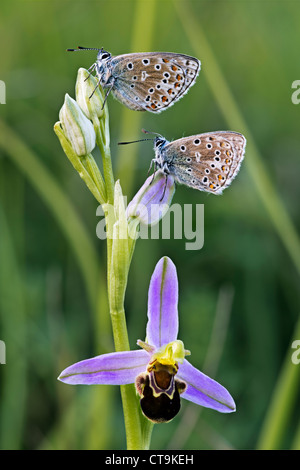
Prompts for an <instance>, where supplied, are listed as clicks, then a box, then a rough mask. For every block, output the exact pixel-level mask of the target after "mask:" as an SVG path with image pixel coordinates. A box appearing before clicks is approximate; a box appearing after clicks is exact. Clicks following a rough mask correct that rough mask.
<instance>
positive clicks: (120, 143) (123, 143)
mask: <svg viewBox="0 0 300 470" xmlns="http://www.w3.org/2000/svg"><path fill="white" fill-rule="evenodd" d="M145 140H152V141H153V139H140V140H132V141H131V142H118V145H127V144H135V143H136V142H145Z"/></svg>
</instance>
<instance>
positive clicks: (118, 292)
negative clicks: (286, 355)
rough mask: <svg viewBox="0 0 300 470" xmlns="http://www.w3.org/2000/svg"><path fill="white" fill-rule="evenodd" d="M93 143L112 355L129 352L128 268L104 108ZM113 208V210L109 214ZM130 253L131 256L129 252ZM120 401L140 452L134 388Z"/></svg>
mask: <svg viewBox="0 0 300 470" xmlns="http://www.w3.org/2000/svg"><path fill="white" fill-rule="evenodd" d="M93 122H94V127H95V131H96V141H97V145H98V147H99V149H100V152H101V156H102V162H103V174H104V180H105V184H106V192H107V206H106V207H105V205H104V212H105V217H106V229H107V285H108V298H109V308H110V317H111V322H112V330H113V336H114V343H115V350H116V351H129V350H130V344H129V339H128V332H127V325H126V317H125V310H124V297H125V291H126V286H127V278H128V270H129V266H130V260H131V258H129V243H128V238H127V217H126V213H125V206H124V200H123V194H122V191H121V187H120V184H119V182H117V183H116V184H114V176H113V169H112V163H111V154H110V146H109V140H110V137H109V125H108V109H107V107H106V106H105V112H104V119H100V121H98V122H97V120H95V119H94V121H93ZM112 205H114V210H112ZM130 253H131V255H132V253H133V248H132V247H131V250H130ZM121 397H122V404H123V413H124V422H125V430H126V439H127V449H128V450H137V449H142V448H143V439H142V431H141V422H140V412H139V403H138V400H137V396H136V391H135V387H134V385H132V384H130V385H122V386H121Z"/></svg>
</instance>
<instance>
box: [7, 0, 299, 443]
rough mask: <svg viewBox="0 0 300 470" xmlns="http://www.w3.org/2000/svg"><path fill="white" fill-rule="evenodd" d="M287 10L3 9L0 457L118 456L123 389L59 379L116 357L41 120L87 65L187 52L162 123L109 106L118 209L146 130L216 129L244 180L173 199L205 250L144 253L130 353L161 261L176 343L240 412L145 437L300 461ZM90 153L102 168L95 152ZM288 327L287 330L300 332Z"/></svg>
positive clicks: (53, 5)
mask: <svg viewBox="0 0 300 470" xmlns="http://www.w3.org/2000/svg"><path fill="white" fill-rule="evenodd" d="M299 14H300V4H299V2H297V1H283V0H282V1H273V2H272V1H225V0H222V1H212V0H207V1H191V0H189V1H187V0H185V1H171V0H160V1H158V0H148V1H146V0H143V1H141V0H123V1H116V0H110V1H83V0H82V1H78V0H75V1H4V0H2V1H1V6H0V43H1V44H2V46H1V59H0V79H1V80H3V81H4V82H5V83H6V104H1V105H0V315H1V316H0V339H1V340H3V341H5V344H6V364H5V365H4V364H2V365H0V448H1V449H122V448H125V431H124V424H123V417H122V406H121V400H120V392H119V389H118V387H108V386H103V387H102V386H90V387H85V386H78V387H72V386H67V385H65V384H62V383H60V382H58V381H57V380H56V377H57V376H58V375H59V373H60V372H61V371H62V370H63V369H64V368H65V367H66V366H68V365H70V364H72V363H73V362H77V361H79V360H82V359H84V358H88V357H91V356H93V355H97V354H101V353H103V352H107V351H110V350H112V348H113V345H112V339H111V329H110V319H109V315H108V308H107V297H106V290H105V275H106V265H105V263H106V248H105V242H104V241H101V240H98V239H97V237H96V232H95V230H96V225H97V223H98V221H99V218H98V217H96V208H97V203H96V201H95V200H94V199H93V196H92V195H91V194H90V193H89V191H88V190H87V188H86V187H85V185H84V183H83V182H82V181H81V180H80V178H79V177H78V175H77V174H76V172H75V171H74V170H73V168H72V167H71V165H70V163H69V161H68V160H67V158H66V157H65V155H64V153H63V151H62V149H61V147H60V144H59V142H58V139H57V137H56V136H55V134H54V132H53V125H54V123H55V122H56V121H57V120H58V112H59V109H60V107H61V106H62V103H63V100H64V94H65V93H69V94H70V95H71V96H73V97H74V94H75V92H74V87H75V80H76V74H77V69H78V68H79V67H85V68H88V67H89V66H90V65H91V64H92V63H93V62H94V61H95V53H94V52H93V51H91V52H81V53H78V54H77V53H76V54H75V53H74V54H73V53H66V52H65V50H66V49H67V48H72V47H76V46H78V45H82V46H87V47H104V48H105V49H107V50H108V51H110V52H111V53H112V54H113V55H117V54H122V53H127V52H139V51H141V52H142V51H159V50H161V51H172V52H182V53H186V54H190V55H194V56H196V57H198V58H199V59H200V60H201V62H202V71H201V73H200V75H199V77H198V80H197V83H196V85H195V86H194V87H193V88H192V89H191V90H190V92H189V93H188V94H187V95H186V96H185V97H184V99H182V100H180V101H179V102H178V103H177V104H176V105H175V106H173V107H171V108H170V109H169V110H168V111H166V112H164V113H162V114H161V115H158V116H155V115H152V114H150V113H149V114H144V113H137V112H134V111H130V110H128V109H125V108H124V107H123V106H122V105H121V104H120V103H118V102H117V101H115V100H113V98H112V97H111V96H110V97H109V99H108V104H109V113H110V128H111V152H112V159H113V166H114V171H115V176H116V178H120V181H121V185H122V187H123V190H124V193H126V194H127V195H128V198H129V199H130V198H131V197H132V196H133V195H134V194H135V192H136V191H137V190H138V188H139V187H140V186H141V184H142V183H143V182H144V180H145V177H146V174H147V171H148V167H149V162H150V160H151V158H152V157H153V150H152V145H151V143H150V142H145V143H141V144H135V145H132V146H128V147H118V145H117V143H118V141H121V140H134V139H138V138H141V137H142V134H141V128H142V127H144V128H146V129H149V130H153V131H156V132H159V133H161V134H162V135H164V136H165V137H166V138H167V139H169V140H172V139H177V138H180V137H182V136H184V135H192V134H195V133H201V132H206V131H213V130H225V129H231V130H234V131H239V132H243V133H244V134H245V136H246V138H247V140H248V145H247V148H246V157H245V161H244V163H243V165H242V168H241V171H240V174H239V175H238V177H237V178H236V180H235V181H234V183H233V184H232V186H231V187H230V188H229V189H227V190H226V191H225V193H224V195H222V196H221V197H215V196H213V195H207V194H205V193H199V192H197V191H193V190H191V189H188V188H186V187H179V188H178V189H177V191H176V194H175V197H174V199H173V202H174V203H180V204H188V203H190V204H196V203H198V204H204V205H205V243H204V247H203V248H202V249H201V250H200V251H186V250H185V246H184V245H185V242H184V241H183V240H138V242H137V245H136V251H135V253H134V257H133V261H132V265H131V270H130V275H129V281H128V289H127V294H126V313H127V318H128V330H129V336H130V343H131V347H132V348H135V347H136V346H135V342H136V340H137V339H138V338H141V339H144V334H145V333H144V332H145V325H146V308H147V290H148V286H149V280H150V277H151V274H152V272H153V269H154V267H155V264H156V263H157V261H158V260H159V259H160V257H161V256H164V255H167V256H169V257H171V259H172V260H173V261H174V263H175V264H176V266H177V270H178V277H179V287H180V303H179V314H180V338H181V339H182V340H183V341H184V343H185V345H186V347H187V348H188V349H190V350H191V351H192V356H191V362H192V363H193V365H195V366H196V367H198V368H200V369H201V370H203V371H204V372H206V373H207V374H209V375H211V376H213V377H215V378H216V379H217V380H218V381H219V382H220V383H222V384H223V385H224V386H225V387H226V388H227V389H228V390H229V391H230V393H231V394H232V396H233V397H234V399H235V400H236V404H237V412H236V413H235V414H229V415H222V414H218V413H217V412H215V411H212V410H207V409H200V408H199V407H197V406H196V405H194V404H190V403H188V402H184V401H183V403H182V410H181V412H180V414H179V415H178V416H177V417H176V418H175V419H174V420H173V421H172V422H171V423H169V424H162V425H157V426H155V428H154V431H153V439H152V444H151V447H152V448H153V449H176V448H181V449H255V448H264V449H271V448H275V449H292V448H293V449H300V421H299V419H300V412H299V410H300V407H299V398H300V397H299V391H298V388H299V378H300V364H299V365H298V366H297V365H294V364H292V362H291V354H292V352H293V350H292V349H291V344H292V342H293V341H294V340H296V339H300V330H299V326H298V327H297V322H298V318H299V313H300V310H299V273H300V241H299V238H298V235H297V230H299V228H300V227H299V226H300V216H299V198H300V186H299V183H298V178H299V170H300V168H299V146H300V142H299V123H300V119H299V116H300V106H297V105H294V104H293V103H292V101H291V95H292V92H293V90H292V88H291V86H292V82H293V81H294V80H297V79H300V66H299V48H298V45H299V43H300V29H299ZM95 156H96V157H97V158H98V157H99V155H97V152H96V153H95ZM297 328H298V329H297Z"/></svg>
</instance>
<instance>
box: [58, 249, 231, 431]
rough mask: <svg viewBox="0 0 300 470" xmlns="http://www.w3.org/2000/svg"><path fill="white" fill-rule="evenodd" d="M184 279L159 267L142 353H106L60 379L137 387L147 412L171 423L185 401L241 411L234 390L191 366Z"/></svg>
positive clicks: (167, 264)
mask: <svg viewBox="0 0 300 470" xmlns="http://www.w3.org/2000/svg"><path fill="white" fill-rule="evenodd" d="M177 306H178V279H177V273H176V268H175V265H174V264H173V262H172V261H171V260H170V259H169V258H167V257H163V258H162V259H161V260H160V261H159V262H158V263H157V265H156V267H155V270H154V273H153V275H152V278H151V281H150V287H149V294H148V323H147V328H146V341H145V342H144V341H141V340H138V341H137V344H138V345H139V346H140V347H141V349H140V350H134V351H122V352H113V353H109V354H103V355H101V356H97V357H94V358H91V359H87V360H84V361H81V362H78V363H76V364H73V365H71V366H70V367H68V368H67V369H65V370H64V371H63V372H62V373H61V375H60V376H59V380H60V381H62V382H65V383H68V384H86V385H91V384H108V385H125V384H131V383H135V386H136V390H137V393H138V394H139V396H140V405H141V409H142V412H143V414H144V415H145V416H146V417H147V418H148V419H149V420H151V421H153V422H156V423H158V422H167V421H170V420H171V419H173V418H174V416H175V415H176V414H177V413H178V411H179V409H180V399H181V397H182V398H184V399H186V400H189V401H192V402H194V403H196V404H197V405H201V406H204V407H206V408H212V409H214V410H216V411H219V412H221V413H231V412H233V411H235V403H234V401H233V399H232V397H231V395H230V394H229V392H228V391H227V390H226V389H225V388H224V387H223V386H222V385H220V384H219V383H218V382H216V381H215V380H213V379H211V378H209V377H208V376H206V375H205V374H203V373H202V372H200V371H199V370H198V369H196V368H195V367H194V366H192V364H190V362H188V361H187V359H185V356H187V355H189V354H190V352H189V351H187V350H185V348H184V345H183V342H182V341H180V340H178V339H177V335H178V309H177Z"/></svg>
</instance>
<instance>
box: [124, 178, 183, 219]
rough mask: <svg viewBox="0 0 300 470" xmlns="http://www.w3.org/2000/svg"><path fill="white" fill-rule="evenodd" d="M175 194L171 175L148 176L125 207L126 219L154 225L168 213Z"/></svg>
mask: <svg viewBox="0 0 300 470" xmlns="http://www.w3.org/2000/svg"><path fill="white" fill-rule="evenodd" d="M174 193H175V182H174V178H173V177H172V176H171V175H168V177H167V178H166V175H164V174H163V173H161V172H158V173H156V175H155V176H154V177H153V176H149V178H147V179H146V181H145V183H144V184H143V186H142V187H141V189H140V190H139V191H138V192H137V194H136V195H135V196H134V198H133V199H132V201H131V202H130V203H129V204H128V207H127V217H128V218H129V217H132V218H137V219H138V220H139V221H140V222H142V223H143V224H145V225H154V224H156V223H157V222H159V221H160V219H161V218H162V217H164V215H165V214H166V213H167V212H168V210H169V206H170V204H171V201H172V198H173V196H174Z"/></svg>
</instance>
